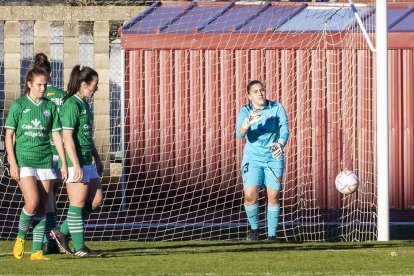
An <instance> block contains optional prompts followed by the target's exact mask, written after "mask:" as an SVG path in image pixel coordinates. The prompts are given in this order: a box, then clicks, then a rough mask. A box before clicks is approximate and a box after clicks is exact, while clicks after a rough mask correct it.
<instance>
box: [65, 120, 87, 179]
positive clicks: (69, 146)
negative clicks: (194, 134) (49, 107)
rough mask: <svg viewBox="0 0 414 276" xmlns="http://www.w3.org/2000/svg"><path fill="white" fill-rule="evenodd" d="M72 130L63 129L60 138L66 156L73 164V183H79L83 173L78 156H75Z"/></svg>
mask: <svg viewBox="0 0 414 276" xmlns="http://www.w3.org/2000/svg"><path fill="white" fill-rule="evenodd" d="M72 135H73V129H67V128H63V130H62V138H63V141H65V142H64V146H65V150H66V153H67V154H68V156H69V158H70V160H71V161H72V164H73V173H74V176H73V180H74V181H75V182H80V181H81V180H82V178H83V171H82V167H81V165H80V162H79V159H78V155H77V154H76V147H75V141H73V136H72Z"/></svg>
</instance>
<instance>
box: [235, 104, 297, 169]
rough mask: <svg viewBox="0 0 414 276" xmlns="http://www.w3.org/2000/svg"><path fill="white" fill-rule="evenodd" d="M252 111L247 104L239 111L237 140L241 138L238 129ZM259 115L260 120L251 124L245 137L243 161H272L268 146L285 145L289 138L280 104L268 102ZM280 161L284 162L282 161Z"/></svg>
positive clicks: (283, 111)
mask: <svg viewBox="0 0 414 276" xmlns="http://www.w3.org/2000/svg"><path fill="white" fill-rule="evenodd" d="M253 109H254V107H253V105H252V104H251V103H249V104H247V105H245V106H243V108H242V109H241V110H240V112H239V114H238V116H237V122H236V136H237V138H243V136H242V135H241V133H240V132H239V128H240V127H241V126H242V125H243V121H244V120H245V119H246V118H247V117H248V116H249V115H250V112H251V111H252V110H253ZM260 113H261V115H262V119H261V120H260V121H259V122H258V123H256V124H253V125H252V126H251V127H250V128H249V130H248V131H247V134H246V135H245V137H246V145H245V146H244V151H243V159H249V160H255V161H263V162H267V161H270V160H272V161H274V160H275V159H273V158H272V152H271V149H270V145H271V144H272V143H276V142H282V143H283V144H286V142H287V140H288V138H289V126H288V118H287V115H286V111H285V109H284V108H283V106H282V104H280V103H278V102H273V101H269V100H268V101H267V103H266V106H265V107H264V108H263V109H262V110H260ZM280 161H281V162H284V160H283V159H281V160H280Z"/></svg>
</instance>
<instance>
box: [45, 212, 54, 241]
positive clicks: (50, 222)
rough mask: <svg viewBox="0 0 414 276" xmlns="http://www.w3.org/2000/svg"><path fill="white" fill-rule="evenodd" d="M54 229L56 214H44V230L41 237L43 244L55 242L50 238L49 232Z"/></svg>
mask: <svg viewBox="0 0 414 276" xmlns="http://www.w3.org/2000/svg"><path fill="white" fill-rule="evenodd" d="M55 227H56V212H55V211H53V212H50V213H47V214H46V229H45V235H44V237H43V242H54V241H55V240H54V239H53V238H52V237H51V236H50V230H52V229H53V228H55Z"/></svg>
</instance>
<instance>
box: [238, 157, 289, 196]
mask: <svg viewBox="0 0 414 276" xmlns="http://www.w3.org/2000/svg"><path fill="white" fill-rule="evenodd" d="M284 168H285V164H284V162H281V161H279V160H278V161H276V160H275V161H268V162H261V161H251V160H243V163H242V167H241V172H242V177H243V189H246V188H247V187H250V186H259V187H260V188H265V187H266V188H272V189H275V190H276V191H280V190H282V179H283V171H284Z"/></svg>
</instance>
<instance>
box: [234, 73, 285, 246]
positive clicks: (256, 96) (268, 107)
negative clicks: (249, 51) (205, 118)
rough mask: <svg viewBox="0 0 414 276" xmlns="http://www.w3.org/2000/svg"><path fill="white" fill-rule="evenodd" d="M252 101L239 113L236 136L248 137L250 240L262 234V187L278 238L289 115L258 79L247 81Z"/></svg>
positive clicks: (270, 230) (245, 172)
mask: <svg viewBox="0 0 414 276" xmlns="http://www.w3.org/2000/svg"><path fill="white" fill-rule="evenodd" d="M247 95H248V98H249V100H250V103H249V104H247V105H245V106H243V108H242V109H241V110H240V112H239V114H238V116H237V122H236V136H237V138H246V145H245V147H244V151H243V161H242V165H241V173H242V178H243V192H244V208H245V210H246V215H247V219H248V221H249V224H250V231H249V233H248V236H247V239H248V240H258V238H259V204H258V197H259V189H260V188H265V189H266V193H267V211H266V218H267V238H268V240H270V241H275V240H276V231H277V225H278V221H279V213H280V205H279V197H280V191H281V190H282V179H283V171H284V168H285V159H284V152H283V148H284V146H285V145H286V142H287V140H288V138H289V127H288V118H287V115H286V111H285V109H284V107H283V106H282V104H280V103H278V102H274V101H270V100H267V99H266V92H265V90H264V86H263V84H262V83H261V82H260V81H258V80H253V81H250V82H249V83H248V85H247Z"/></svg>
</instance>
